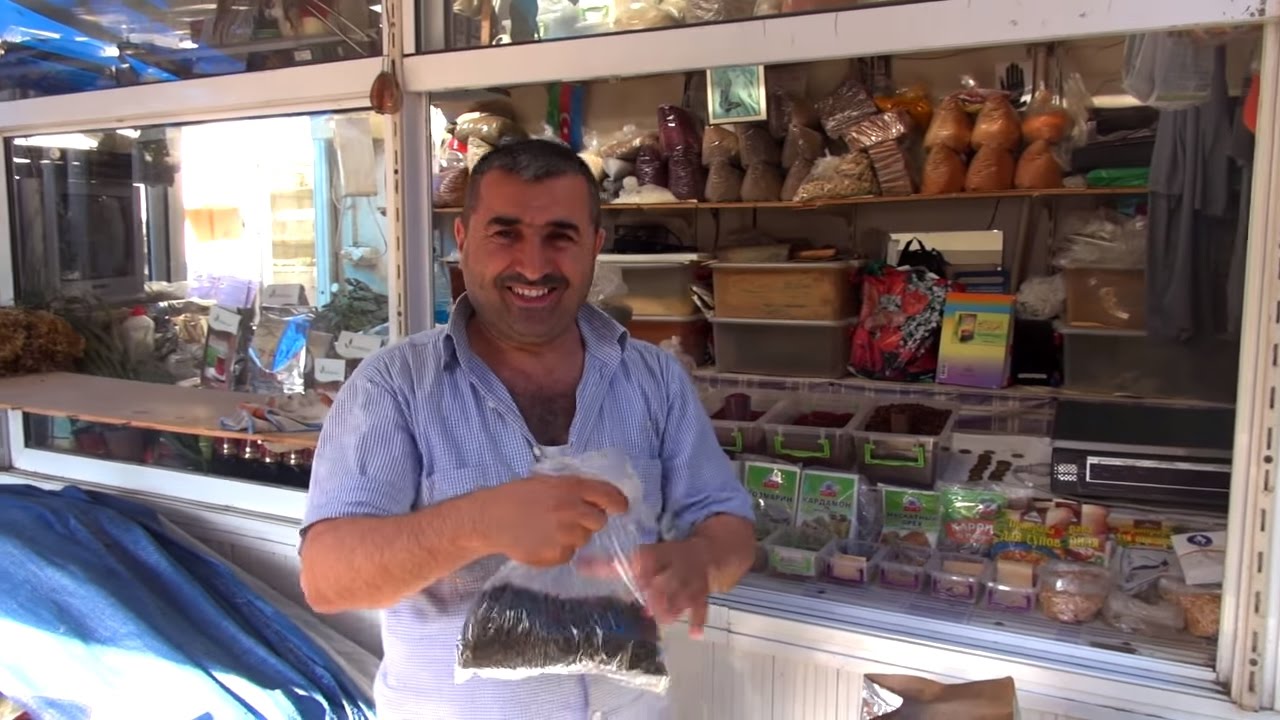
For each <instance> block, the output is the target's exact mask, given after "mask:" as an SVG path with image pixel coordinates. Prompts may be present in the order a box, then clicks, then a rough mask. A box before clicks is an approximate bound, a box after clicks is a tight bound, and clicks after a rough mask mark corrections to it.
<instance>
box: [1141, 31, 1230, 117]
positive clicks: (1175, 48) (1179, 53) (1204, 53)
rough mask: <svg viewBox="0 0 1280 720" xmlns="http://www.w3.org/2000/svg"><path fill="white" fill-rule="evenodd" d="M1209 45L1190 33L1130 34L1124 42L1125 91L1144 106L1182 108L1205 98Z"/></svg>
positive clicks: (1209, 74) (1209, 67) (1210, 73)
mask: <svg viewBox="0 0 1280 720" xmlns="http://www.w3.org/2000/svg"><path fill="white" fill-rule="evenodd" d="M1212 82H1213V47H1212V45H1210V44H1208V43H1205V42H1203V41H1201V40H1198V39H1197V38H1196V37H1194V36H1193V35H1190V34H1188V33H1181V32H1156V33H1147V34H1146V35H1130V36H1129V37H1128V38H1127V39H1126V40H1125V44H1124V73H1123V84H1124V89H1125V92H1127V93H1129V94H1130V95H1132V96H1134V97H1135V98H1137V99H1138V101H1139V102H1141V103H1142V104H1144V105H1150V106H1151V107H1154V108H1158V109H1160V110H1182V109H1185V108H1189V107H1194V106H1196V105H1199V104H1200V103H1202V102H1204V101H1206V100H1208V99H1209V88H1210V86H1211V85H1212Z"/></svg>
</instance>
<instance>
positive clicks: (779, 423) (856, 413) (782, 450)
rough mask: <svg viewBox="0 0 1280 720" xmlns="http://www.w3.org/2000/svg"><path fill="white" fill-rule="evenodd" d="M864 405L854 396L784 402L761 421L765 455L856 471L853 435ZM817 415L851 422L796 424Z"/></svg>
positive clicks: (804, 397)
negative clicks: (839, 417) (833, 416)
mask: <svg viewBox="0 0 1280 720" xmlns="http://www.w3.org/2000/svg"><path fill="white" fill-rule="evenodd" d="M865 402H866V400H865V399H863V398H860V397H855V396H853V395H793V396H792V397H790V398H788V399H786V400H783V401H782V402H780V403H778V404H777V405H775V406H773V408H772V409H770V410H769V412H767V413H765V414H764V417H761V418H760V427H761V429H762V430H763V434H764V447H763V451H764V454H766V455H768V456H770V457H775V458H778V459H779V460H784V461H786V462H791V463H804V464H807V465H817V466H822V467H828V468H832V469H836V470H851V469H853V466H854V462H853V460H854V458H853V434H852V431H853V428H854V427H856V426H857V424H858V422H859V420H860V417H861V415H860V411H861V410H862V408H863V406H864V404H865ZM814 413H823V414H829V415H838V416H843V415H848V416H849V419H848V420H847V421H845V422H844V423H842V424H840V425H838V426H836V425H830V426H826V427H823V426H821V425H816V424H811V423H806V424H797V420H800V419H802V418H804V417H806V416H812V415H813V414H814Z"/></svg>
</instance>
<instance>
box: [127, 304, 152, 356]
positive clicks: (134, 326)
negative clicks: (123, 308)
mask: <svg viewBox="0 0 1280 720" xmlns="http://www.w3.org/2000/svg"><path fill="white" fill-rule="evenodd" d="M120 343H121V344H122V345H124V352H125V355H126V356H128V358H129V359H130V360H131V361H133V362H138V361H140V360H143V359H145V358H149V357H151V356H152V355H154V354H155V351H156V323H155V321H154V320H152V319H151V318H149V317H147V309H146V308H144V307H142V306H141V305H138V306H135V307H134V308H133V310H131V311H130V312H129V317H127V318H125V320H124V322H122V323H120Z"/></svg>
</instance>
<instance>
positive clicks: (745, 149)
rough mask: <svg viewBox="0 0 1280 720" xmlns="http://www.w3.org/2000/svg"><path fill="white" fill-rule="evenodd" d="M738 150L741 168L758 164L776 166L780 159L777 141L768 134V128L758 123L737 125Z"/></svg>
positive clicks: (780, 154)
mask: <svg viewBox="0 0 1280 720" xmlns="http://www.w3.org/2000/svg"><path fill="white" fill-rule="evenodd" d="M738 150H739V152H740V153H741V155H742V166H743V167H750V166H751V165H757V164H760V163H768V164H770V165H777V164H778V162H779V161H780V160H781V159H782V153H781V152H780V150H779V148H778V141H777V140H774V139H773V136H772V135H770V134H769V128H768V127H767V126H765V125H763V124H760V123H743V124H740V125H738Z"/></svg>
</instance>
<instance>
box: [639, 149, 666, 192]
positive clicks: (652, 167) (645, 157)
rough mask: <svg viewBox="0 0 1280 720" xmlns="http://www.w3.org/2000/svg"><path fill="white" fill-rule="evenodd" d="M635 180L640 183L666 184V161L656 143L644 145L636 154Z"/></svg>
mask: <svg viewBox="0 0 1280 720" xmlns="http://www.w3.org/2000/svg"><path fill="white" fill-rule="evenodd" d="M635 172H636V180H638V181H639V182H640V184H641V185H656V186H658V187H663V188H664V187H666V186H667V161H666V160H665V159H664V158H663V157H662V150H661V149H660V148H658V146H657V145H645V146H644V147H642V148H640V152H639V153H638V154H636V167H635Z"/></svg>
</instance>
